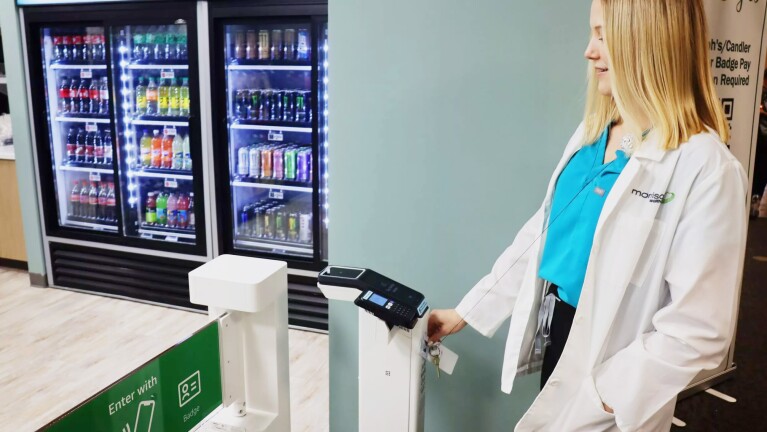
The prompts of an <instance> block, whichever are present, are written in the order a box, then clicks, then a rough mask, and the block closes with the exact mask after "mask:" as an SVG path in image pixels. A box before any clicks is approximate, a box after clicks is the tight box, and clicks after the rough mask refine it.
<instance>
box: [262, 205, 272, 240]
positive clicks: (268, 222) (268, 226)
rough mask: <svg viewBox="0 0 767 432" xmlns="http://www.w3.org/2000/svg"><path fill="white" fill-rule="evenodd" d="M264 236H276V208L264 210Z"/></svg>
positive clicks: (270, 237) (268, 237)
mask: <svg viewBox="0 0 767 432" xmlns="http://www.w3.org/2000/svg"><path fill="white" fill-rule="evenodd" d="M263 238H267V239H273V238H274V209H271V208H270V209H266V210H265V211H264V236H263Z"/></svg>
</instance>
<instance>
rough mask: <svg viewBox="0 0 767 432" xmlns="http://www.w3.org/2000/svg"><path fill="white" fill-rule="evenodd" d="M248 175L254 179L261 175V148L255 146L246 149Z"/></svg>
mask: <svg viewBox="0 0 767 432" xmlns="http://www.w3.org/2000/svg"><path fill="white" fill-rule="evenodd" d="M248 175H249V176H250V177H251V178H254V179H257V178H258V176H259V175H261V149H260V148H258V147H256V146H253V147H251V148H250V150H249V151H248Z"/></svg>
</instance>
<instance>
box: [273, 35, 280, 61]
mask: <svg viewBox="0 0 767 432" xmlns="http://www.w3.org/2000/svg"><path fill="white" fill-rule="evenodd" d="M272 60H282V30H280V29H274V30H272Z"/></svg>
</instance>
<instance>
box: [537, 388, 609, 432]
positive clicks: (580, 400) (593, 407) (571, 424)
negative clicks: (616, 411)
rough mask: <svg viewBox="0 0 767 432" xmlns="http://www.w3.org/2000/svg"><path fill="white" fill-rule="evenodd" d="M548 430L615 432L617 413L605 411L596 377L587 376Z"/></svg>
mask: <svg viewBox="0 0 767 432" xmlns="http://www.w3.org/2000/svg"><path fill="white" fill-rule="evenodd" d="M546 430H547V431H568V432H587V431H588V432H615V431H618V430H619V429H618V427H617V426H616V424H615V415H613V414H610V413H609V412H607V411H605V410H604V408H603V407H602V400H601V399H600V398H599V393H597V388H596V385H595V384H594V379H593V378H592V377H591V376H587V377H586V379H584V380H583V382H582V383H581V385H580V387H579V388H578V390H577V391H576V392H575V394H573V395H572V397H571V398H570V401H569V403H568V404H567V405H565V406H564V407H563V409H562V411H561V412H560V414H559V415H558V416H557V417H556V418H555V419H554V421H553V422H552V424H551V425H549V427H547V428H546Z"/></svg>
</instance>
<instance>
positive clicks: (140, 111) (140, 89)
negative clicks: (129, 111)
mask: <svg viewBox="0 0 767 432" xmlns="http://www.w3.org/2000/svg"><path fill="white" fill-rule="evenodd" d="M144 82H145V81H144V77H141V78H139V80H138V85H137V86H136V115H139V116H141V115H144V114H146V85H144Z"/></svg>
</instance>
